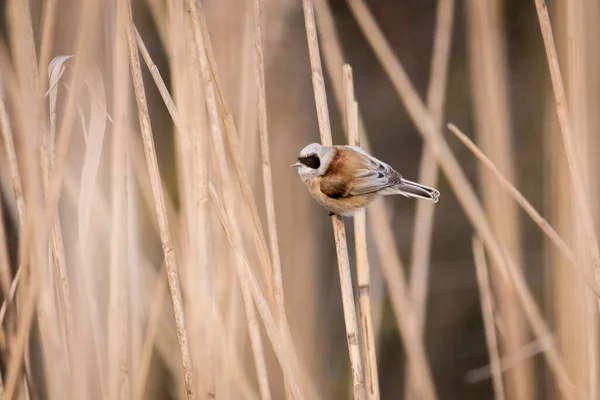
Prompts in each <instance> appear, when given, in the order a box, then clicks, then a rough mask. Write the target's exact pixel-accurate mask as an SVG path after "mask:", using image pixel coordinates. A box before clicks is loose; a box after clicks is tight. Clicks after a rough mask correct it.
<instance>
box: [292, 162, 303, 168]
mask: <svg viewBox="0 0 600 400" xmlns="http://www.w3.org/2000/svg"><path fill="white" fill-rule="evenodd" d="M301 165H302V163H299V162H297V163H295V164H292V165H290V167H296V168H298V167H299V166H301Z"/></svg>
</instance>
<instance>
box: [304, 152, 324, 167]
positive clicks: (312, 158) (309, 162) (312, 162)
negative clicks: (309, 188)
mask: <svg viewBox="0 0 600 400" xmlns="http://www.w3.org/2000/svg"><path fill="white" fill-rule="evenodd" d="M298 161H299V162H301V163H302V164H304V165H306V166H307V167H308V168H312V169H319V167H320V166H321V160H319V157H318V156H317V155H316V154H310V155H308V156H304V157H300V158H298Z"/></svg>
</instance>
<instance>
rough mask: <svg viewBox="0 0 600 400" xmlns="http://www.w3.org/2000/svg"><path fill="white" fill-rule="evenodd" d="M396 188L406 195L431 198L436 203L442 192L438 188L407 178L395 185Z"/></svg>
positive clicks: (425, 198)
mask: <svg viewBox="0 0 600 400" xmlns="http://www.w3.org/2000/svg"><path fill="white" fill-rule="evenodd" d="M394 189H396V190H397V193H398V192H399V193H400V194H402V195H404V196H406V197H414V198H418V199H424V200H429V201H432V202H434V203H437V202H438V199H439V197H440V192H438V191H437V190H435V189H433V188H430V187H429V186H425V185H421V184H420V183H416V182H412V181H409V180H406V179H402V182H400V183H399V184H397V185H394Z"/></svg>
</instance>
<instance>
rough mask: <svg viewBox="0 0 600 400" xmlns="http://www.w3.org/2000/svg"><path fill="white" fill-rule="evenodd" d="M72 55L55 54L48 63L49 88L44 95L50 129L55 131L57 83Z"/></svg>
mask: <svg viewBox="0 0 600 400" xmlns="http://www.w3.org/2000/svg"><path fill="white" fill-rule="evenodd" d="M71 58H73V56H56V57H54V58H53V59H52V61H51V62H50V65H48V86H49V89H48V91H47V92H46V94H45V95H44V97H45V96H49V102H48V110H49V112H50V114H49V115H50V131H51V132H55V129H56V99H57V97H58V83H59V82H60V79H61V78H62V76H63V74H64V72H65V69H66V68H67V66H66V62H67V61H69V60H70V59H71ZM51 142H52V138H51Z"/></svg>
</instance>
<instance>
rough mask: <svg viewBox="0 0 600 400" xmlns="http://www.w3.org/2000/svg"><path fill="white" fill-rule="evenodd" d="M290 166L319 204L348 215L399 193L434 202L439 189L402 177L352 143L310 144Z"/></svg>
mask: <svg viewBox="0 0 600 400" xmlns="http://www.w3.org/2000/svg"><path fill="white" fill-rule="evenodd" d="M292 167H296V168H297V169H298V175H300V179H301V180H302V182H303V183H304V184H305V185H306V186H307V187H308V191H309V192H310V194H311V195H312V197H314V198H315V200H317V202H318V203H319V204H321V205H322V206H323V207H325V208H326V209H327V210H328V211H329V215H333V214H337V215H341V216H345V217H350V216H352V215H353V214H354V212H355V211H357V210H360V209H361V208H364V207H366V206H367V205H369V204H370V203H371V202H372V201H373V200H375V199H377V198H379V197H380V196H386V195H393V194H401V195H403V196H406V197H414V198H419V199H425V200H429V201H432V202H434V203H437V201H438V198H439V195H440V192H438V191H437V190H435V189H433V188H430V187H427V186H425V185H420V184H418V183H415V182H411V181H409V180H406V179H404V178H402V176H401V175H400V174H399V173H398V172H396V171H395V170H394V169H393V168H392V167H390V166H389V165H387V164H386V163H384V162H382V161H379V160H378V159H376V158H375V157H373V156H371V155H369V154H367V152H365V151H364V150H362V149H361V148H359V147H354V146H331V147H328V146H322V145H320V144H318V143H312V144H309V145H308V146H306V147H305V148H304V149H302V151H301V152H300V155H299V156H298V162H297V163H295V164H293V165H292Z"/></svg>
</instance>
